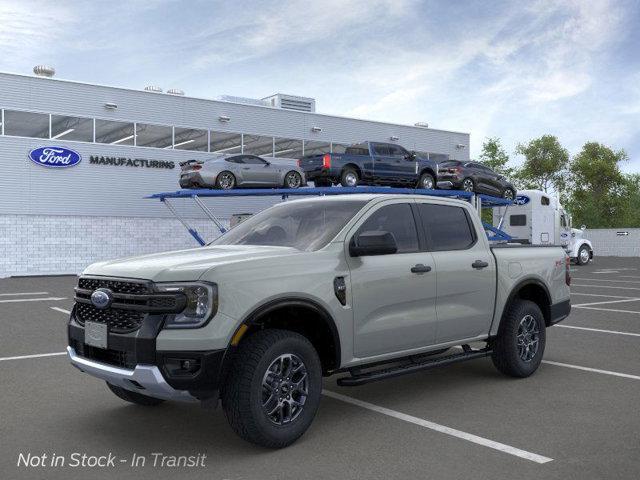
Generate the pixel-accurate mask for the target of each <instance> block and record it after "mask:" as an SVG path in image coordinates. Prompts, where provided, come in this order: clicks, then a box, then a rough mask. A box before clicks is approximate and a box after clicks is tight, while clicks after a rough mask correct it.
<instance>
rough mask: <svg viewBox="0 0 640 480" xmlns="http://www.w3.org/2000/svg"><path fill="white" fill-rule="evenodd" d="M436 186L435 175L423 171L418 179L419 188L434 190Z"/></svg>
mask: <svg viewBox="0 0 640 480" xmlns="http://www.w3.org/2000/svg"><path fill="white" fill-rule="evenodd" d="M435 186H436V181H435V179H434V178H433V175H431V174H430V173H423V174H422V175H420V180H418V188H424V189H426V190H433V189H434V188H435Z"/></svg>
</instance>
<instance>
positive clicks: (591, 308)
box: [572, 305, 640, 313]
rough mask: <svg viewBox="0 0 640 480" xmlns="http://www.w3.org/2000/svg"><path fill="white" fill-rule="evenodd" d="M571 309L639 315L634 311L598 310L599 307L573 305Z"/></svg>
mask: <svg viewBox="0 0 640 480" xmlns="http://www.w3.org/2000/svg"><path fill="white" fill-rule="evenodd" d="M572 308H584V309H585V310H599V311H601V312H615V313H640V312H638V311H636V310H617V309H615V308H600V307H580V306H578V305H573V307H572Z"/></svg>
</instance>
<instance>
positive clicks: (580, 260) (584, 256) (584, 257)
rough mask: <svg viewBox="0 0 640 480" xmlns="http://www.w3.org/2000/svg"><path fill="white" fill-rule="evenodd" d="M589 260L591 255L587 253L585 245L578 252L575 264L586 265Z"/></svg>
mask: <svg viewBox="0 0 640 480" xmlns="http://www.w3.org/2000/svg"><path fill="white" fill-rule="evenodd" d="M590 260H591V254H590V252H589V247H587V246H586V245H582V246H581V247H580V249H579V250H578V256H577V257H576V262H577V264H578V265H586V264H587V263H589V261H590Z"/></svg>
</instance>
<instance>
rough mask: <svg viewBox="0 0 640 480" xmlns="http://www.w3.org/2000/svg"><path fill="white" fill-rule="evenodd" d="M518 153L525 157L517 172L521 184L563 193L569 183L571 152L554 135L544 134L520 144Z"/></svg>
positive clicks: (526, 186) (517, 149)
mask: <svg viewBox="0 0 640 480" xmlns="http://www.w3.org/2000/svg"><path fill="white" fill-rule="evenodd" d="M516 153H517V154H520V155H524V158H525V160H524V163H523V165H522V167H521V168H520V169H519V170H518V171H517V174H516V180H517V182H518V184H519V185H520V186H523V187H525V188H536V189H539V190H544V191H545V192H548V191H549V190H550V189H553V190H554V191H555V192H556V193H558V194H561V193H562V191H563V190H564V189H565V187H566V183H567V182H566V180H567V166H568V165H569V152H568V151H567V149H566V148H564V147H563V146H562V145H560V142H559V141H558V139H557V138H556V137H555V136H554V135H543V136H541V137H540V138H535V139H533V140H531V141H530V142H529V143H527V144H519V145H518V146H517V147H516Z"/></svg>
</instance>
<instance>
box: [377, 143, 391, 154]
mask: <svg viewBox="0 0 640 480" xmlns="http://www.w3.org/2000/svg"><path fill="white" fill-rule="evenodd" d="M373 149H374V150H375V152H376V155H380V156H387V155H389V147H388V146H387V145H384V144H382V143H374V144H373Z"/></svg>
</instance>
